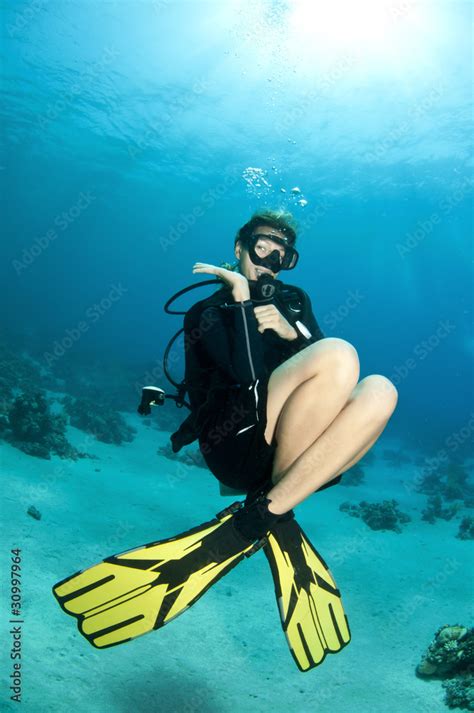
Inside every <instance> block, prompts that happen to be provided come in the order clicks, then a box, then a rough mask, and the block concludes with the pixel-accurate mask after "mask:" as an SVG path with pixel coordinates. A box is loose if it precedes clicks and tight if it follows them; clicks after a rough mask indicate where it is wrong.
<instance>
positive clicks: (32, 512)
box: [26, 505, 41, 520]
mask: <svg viewBox="0 0 474 713" xmlns="http://www.w3.org/2000/svg"><path fill="white" fill-rule="evenodd" d="M26 512H27V513H28V515H31V517H34V519H35V520H41V513H40V511H39V510H38V509H37V508H35V506H34V505H30V507H29V508H28V510H27V511H26Z"/></svg>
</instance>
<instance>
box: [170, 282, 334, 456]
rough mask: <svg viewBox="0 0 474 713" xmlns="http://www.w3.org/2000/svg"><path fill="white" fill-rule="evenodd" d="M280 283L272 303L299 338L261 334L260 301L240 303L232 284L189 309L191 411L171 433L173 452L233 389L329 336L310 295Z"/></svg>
mask: <svg viewBox="0 0 474 713" xmlns="http://www.w3.org/2000/svg"><path fill="white" fill-rule="evenodd" d="M279 285H280V288H281V289H280V290H279V292H277V293H276V294H275V296H274V297H273V298H272V299H271V300H268V301H267V304H268V303H273V304H275V305H276V307H277V308H278V309H279V311H280V312H281V313H282V314H283V316H284V317H285V318H286V319H287V321H288V322H289V323H290V324H291V325H292V326H293V327H294V328H295V329H296V331H297V333H298V337H297V338H296V339H295V340H293V341H289V340H286V339H282V338H281V337H280V336H278V334H277V333H276V332H275V331H274V330H273V329H265V331H264V332H263V333H261V332H259V331H258V321H257V318H256V316H255V314H254V311H253V310H254V307H255V306H257V305H258V304H260V302H256V301H252V300H251V299H250V300H247V301H245V302H235V301H234V298H233V296H232V291H231V289H230V288H229V287H228V286H224V287H222V288H221V289H219V290H218V291H217V292H214V294H212V295H211V296H210V297H207V298H206V299H204V300H200V301H199V302H197V303H196V304H194V305H193V306H192V307H191V308H190V309H189V310H188V312H187V313H186V316H185V318H184V348H185V383H186V386H187V392H188V394H189V401H190V404H191V407H192V412H191V414H190V415H189V416H188V418H187V419H186V420H185V421H184V422H183V423H182V424H181V426H180V427H179V429H178V431H176V433H173V434H172V436H171V442H172V448H173V451H174V452H177V451H179V450H180V448H182V447H183V446H184V445H186V444H188V443H192V442H193V441H194V440H195V439H196V438H198V437H199V434H200V433H201V430H202V428H203V427H204V426H205V423H206V419H207V418H208V417H209V416H210V415H215V413H216V409H219V408H220V406H221V404H222V403H223V402H224V401H225V398H226V394H227V392H228V390H229V389H232V388H239V387H246V388H247V389H249V388H250V387H251V385H252V384H253V383H255V382H256V381H257V380H261V381H264V380H265V379H268V378H269V377H270V375H271V373H272V372H273V371H274V369H276V368H277V367H278V366H279V365H280V364H282V363H283V362H284V361H286V360H287V359H289V358H290V357H291V356H293V355H294V354H296V353H297V352H299V351H301V350H302V349H304V348H305V347H306V346H308V345H309V344H313V343H314V342H316V341H318V340H319V339H323V338H324V334H323V333H322V331H321V329H320V327H319V325H318V323H317V321H316V318H315V317H314V314H313V311H312V307H311V301H310V298H309V296H308V295H307V293H306V292H305V291H304V290H302V289H301V288H299V287H294V286H292V285H286V284H284V283H282V282H280V281H279Z"/></svg>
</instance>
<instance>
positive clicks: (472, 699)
mask: <svg viewBox="0 0 474 713" xmlns="http://www.w3.org/2000/svg"><path fill="white" fill-rule="evenodd" d="M442 686H443V688H444V690H445V691H446V696H445V698H444V702H445V703H446V705H447V706H448V708H463V709H464V710H467V711H474V676H473V675H472V674H468V675H466V676H458V677H457V678H454V679H453V680H452V681H443V683H442Z"/></svg>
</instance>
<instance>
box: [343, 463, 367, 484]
mask: <svg viewBox="0 0 474 713" xmlns="http://www.w3.org/2000/svg"><path fill="white" fill-rule="evenodd" d="M364 480H365V474H364V471H363V470H362V468H361V466H360V465H359V464H358V463H356V464H355V465H353V466H352V468H349V470H346V472H345V473H343V475H342V478H341V485H360V484H361V483H363V482H364Z"/></svg>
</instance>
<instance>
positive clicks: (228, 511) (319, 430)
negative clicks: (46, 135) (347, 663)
mask: <svg viewBox="0 0 474 713" xmlns="http://www.w3.org/2000/svg"><path fill="white" fill-rule="evenodd" d="M295 243H296V233H295V229H294V227H293V224H292V222H291V216H288V215H287V214H281V213H276V212H272V211H266V212H261V213H256V214H255V215H253V216H252V218H251V219H250V220H249V221H248V222H247V223H246V224H245V225H244V226H242V228H240V230H239V231H238V233H237V236H236V238H235V246H234V251H235V257H236V258H237V260H238V271H237V270H234V269H227V268H226V267H218V266H215V265H211V264H208V263H202V262H197V263H196V264H195V265H194V268H193V273H194V274H210V275H214V276H216V277H217V278H218V279H219V280H220V281H222V283H223V285H222V286H221V288H220V289H219V290H217V291H216V292H215V293H214V294H212V295H211V296H210V297H208V298H206V299H204V300H201V301H199V302H197V303H196V304H194V305H193V306H192V307H191V308H190V309H189V310H188V311H187V313H186V316H185V319H184V335H185V362H186V363H185V379H184V384H185V388H186V391H187V392H188V394H189V400H190V407H191V414H190V415H189V416H188V418H187V419H186V420H185V421H184V423H182V424H181V426H180V428H179V429H178V431H177V432H176V433H174V434H173V435H172V436H171V440H172V444H173V450H174V451H178V450H179V449H180V448H181V447H182V446H183V445H185V444H187V443H191V442H192V441H193V440H195V439H196V438H197V439H198V440H199V447H200V450H201V452H202V454H203V457H204V459H205V461H206V464H207V465H208V467H209V469H210V470H211V472H212V473H213V474H214V475H215V476H216V477H217V478H218V480H219V481H220V482H221V484H222V485H223V486H225V487H227V488H232V489H233V490H236V491H238V492H239V493H242V492H243V493H246V494H247V497H246V499H245V501H241V502H236V503H234V504H233V505H231V506H230V507H228V508H225V509H224V510H223V511H222V512H220V513H219V514H218V515H217V516H216V518H215V519H213V520H211V521H208V522H205V523H204V524H202V525H199V526H197V527H195V528H193V529H192V530H189V531H187V532H184V533H182V534H180V535H177V536H175V537H173V538H170V539H167V540H160V541H158V542H155V543H151V544H149V545H145V546H142V547H139V548H137V549H135V550H132V551H129V552H126V553H123V554H121V555H116V556H113V557H109V558H107V560H104V562H102V563H99V564H98V565H95V566H94V567H91V568H90V569H87V570H84V571H82V572H80V573H78V574H76V575H72V576H71V577H68V578H67V579H66V580H64V581H62V582H60V583H58V584H57V585H55V587H54V589H53V591H54V594H55V596H56V598H57V599H58V601H59V603H60V604H61V606H62V608H63V609H64V611H66V612H67V613H69V614H72V615H73V616H76V617H77V619H78V625H79V630H80V631H81V633H82V634H83V635H84V636H85V637H86V638H87V639H88V640H89V641H90V642H91V643H92V644H93V645H94V646H97V647H99V648H103V647H108V646H113V645H116V644H119V643H122V642H124V641H128V640H129V639H131V638H134V637H136V636H139V635H141V634H144V633H146V632H148V631H150V630H152V629H157V628H160V627H161V626H163V625H164V624H166V623H167V622H168V621H170V620H171V619H172V618H174V617H175V616H177V615H178V614H180V613H182V612H183V611H185V609H187V608H188V607H189V606H190V605H191V604H193V603H194V602H195V601H197V599H199V598H200V597H201V596H202V595H203V594H204V592H205V591H207V589H208V588H209V587H210V586H212V585H213V584H214V583H215V582H216V581H217V580H218V579H220V577H222V576H223V575H224V574H226V573H227V572H228V571H230V570H231V569H233V567H235V566H236V564H238V563H239V562H241V561H243V560H244V559H245V558H246V557H248V556H250V555H252V554H254V553H255V552H257V551H258V550H259V549H260V548H263V550H264V552H265V555H266V557H267V559H268V561H269V564H270V567H271V571H272V575H273V579H274V584H275V590H276V594H277V598H278V601H279V609H280V616H281V622H282V626H283V629H284V631H285V633H286V636H287V640H288V643H289V646H290V650H291V653H292V655H293V657H294V659H295V661H296V663H297V665H298V667H299V668H300V670H302V671H307V670H309V669H311V668H313V667H314V666H317V665H318V664H319V663H321V661H322V660H323V659H324V657H325V655H326V654H327V653H335V652H337V651H339V650H340V649H342V648H343V647H344V646H345V645H346V644H347V643H348V642H349V640H350V632H349V627H348V623H347V618H346V616H345V613H344V610H343V607H342V603H341V599H340V592H339V590H338V589H337V587H336V584H335V582H334V580H333V578H332V575H331V573H330V572H329V570H328V568H327V565H326V564H325V562H324V560H323V559H322V558H321V557H320V556H319V555H318V553H317V551H316V550H315V549H314V547H313V546H312V545H311V543H310V542H309V540H308V538H307V536H306V535H305V533H304V532H303V531H302V530H301V528H300V527H299V526H298V524H297V522H296V519H295V518H294V513H293V511H292V509H293V508H294V507H296V506H297V505H298V504H299V503H301V502H302V501H303V500H305V499H306V498H307V497H309V496H310V495H311V494H313V493H314V492H316V491H318V490H321V489H323V488H325V487H328V486H330V485H334V484H335V483H337V482H338V481H339V480H340V477H341V474H342V473H344V472H345V471H346V470H348V469H349V468H351V467H352V466H353V465H354V464H355V463H357V461H358V460H360V458H361V457H362V456H363V455H364V454H365V453H366V452H367V451H368V450H369V449H370V448H371V447H372V445H373V444H374V443H375V441H376V440H377V439H378V437H379V436H380V434H381V433H382V431H383V430H384V428H385V426H386V424H387V422H388V420H389V418H390V416H391V414H392V413H393V411H394V409H395V406H396V403H397V397H398V395H397V391H396V389H395V387H394V385H393V384H392V383H391V382H390V381H389V380H388V379H387V378H386V377H384V376H381V375H370V376H367V377H365V378H364V379H362V380H361V381H359V360H358V356H357V352H356V350H355V348H354V347H353V346H352V345H351V344H350V343H349V342H347V341H345V340H343V339H339V338H336V337H324V335H323V333H322V331H321V329H320V327H319V325H318V323H317V321H316V319H315V317H314V315H313V312H312V308H311V302H310V299H309V297H308V295H307V294H306V292H305V291H304V290H302V289H301V288H299V287H295V286H291V285H287V284H285V283H283V282H281V281H280V280H278V275H279V273H280V271H281V270H291V269H293V268H294V267H295V265H296V264H297V261H298V253H297V251H296V248H295ZM156 391H157V390H156V389H155V394H156ZM154 399H155V396H154V392H153V388H151V390H150V387H147V388H145V389H144V401H142V404H141V410H140V409H139V410H140V412H141V413H148V412H149V404H150V403H153V402H154Z"/></svg>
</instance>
